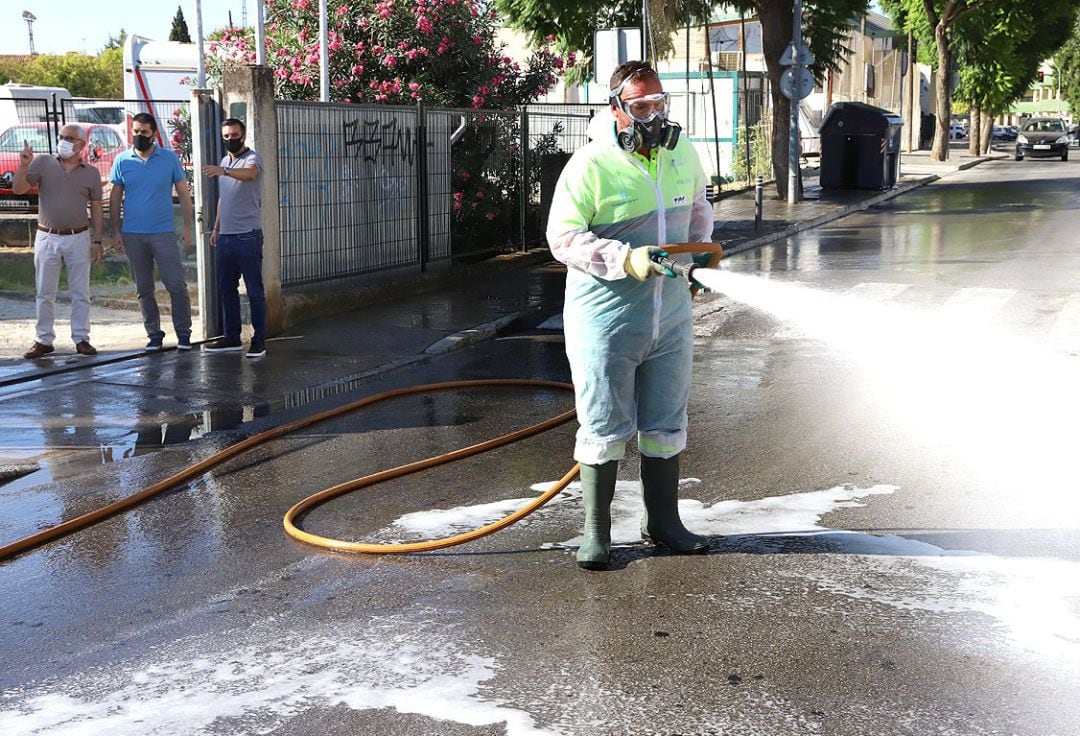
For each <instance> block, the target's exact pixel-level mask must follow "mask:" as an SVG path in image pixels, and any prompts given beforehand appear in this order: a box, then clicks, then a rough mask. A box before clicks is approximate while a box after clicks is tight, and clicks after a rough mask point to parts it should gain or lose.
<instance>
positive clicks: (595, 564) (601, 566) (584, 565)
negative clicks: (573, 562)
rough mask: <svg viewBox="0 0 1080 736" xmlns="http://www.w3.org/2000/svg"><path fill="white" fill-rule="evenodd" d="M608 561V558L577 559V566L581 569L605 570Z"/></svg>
mask: <svg viewBox="0 0 1080 736" xmlns="http://www.w3.org/2000/svg"><path fill="white" fill-rule="evenodd" d="M609 564H610V563H609V562H608V560H597V561H582V560H578V563H577V566H578V567H580V568H581V569H582V570H607V569H608V565H609Z"/></svg>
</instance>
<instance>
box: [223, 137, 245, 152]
mask: <svg viewBox="0 0 1080 736" xmlns="http://www.w3.org/2000/svg"><path fill="white" fill-rule="evenodd" d="M223 140H224V143H225V150H226V151H228V152H229V153H240V152H241V151H243V150H244V141H243V139H241V138H225V139H223Z"/></svg>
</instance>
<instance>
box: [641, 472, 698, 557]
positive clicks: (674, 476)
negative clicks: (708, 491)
mask: <svg viewBox="0 0 1080 736" xmlns="http://www.w3.org/2000/svg"><path fill="white" fill-rule="evenodd" d="M641 491H642V494H643V495H644V497H645V514H644V515H643V516H642V517H641V536H642V537H644V538H645V539H647V540H652V541H653V542H658V543H660V544H663V545H665V546H667V547H668V548H670V549H671V551H672V552H674V553H675V554H680V555H694V554H705V553H706V552H708V551H709V539H708V537H703V536H701V535H700V534H694V533H693V532H691V531H689V530H688V529H687V528H686V527H685V526H683V523H682V519H680V518H679V456H678V455H675V456H674V457H670V458H668V459H667V460H664V459H661V458H658V457H645V456H644V455H642V456H641Z"/></svg>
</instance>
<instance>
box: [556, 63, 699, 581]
mask: <svg viewBox="0 0 1080 736" xmlns="http://www.w3.org/2000/svg"><path fill="white" fill-rule="evenodd" d="M609 89H610V95H611V96H610V114H609V112H608V111H604V112H603V113H601V114H599V115H597V116H596V117H595V118H594V119H593V121H592V123H591V124H590V126H589V137H590V138H591V141H590V142H589V143H588V144H586V145H585V146H584V147H582V148H581V149H580V150H578V151H577V152H576V153H575V154H574V155H573V157H572V158H571V159H570V161H569V162H568V163H567V165H566V167H565V168H564V169H563V172H562V175H561V176H560V177H559V181H558V184H557V185H556V187H555V194H554V198H553V200H552V205H551V212H550V214H549V218H548V226H547V241H548V244H549V246H550V248H551V252H552V254H553V255H554V257H555V258H556V259H557V260H559V261H561V262H562V263H565V264H566V266H567V274H566V299H565V305H564V309H563V322H564V325H565V334H566V354H567V357H568V358H569V362H570V370H571V374H572V377H573V382H574V391H575V400H576V404H577V413H578V420H579V422H580V424H581V426H580V428H579V430H578V432H577V439H576V443H575V447H574V459H575V460H577V461H578V462H579V463H581V486H582V498H583V502H584V505H585V526H584V538H583V541H582V543H581V546H580V547H579V548H578V552H577V562H578V565H579V566H581V567H583V568H585V569H591V570H594V569H605V568H606V567H607V566H608V563H609V559H610V550H611V511H610V507H611V501H612V498H613V496H614V494H615V481H616V477H617V475H618V467H619V464H618V461H619V460H621V459H622V458H623V456H624V454H625V448H626V442H627V441H628V440H630V439H631V438H632V437H634V435H635V433H636V434H637V442H638V450H639V451H640V454H641V485H642V492H643V494H644V501H645V516H644V517H643V518H642V521H641V533H642V535H643V536H644V537H645V538H646V539H649V540H652V541H653V542H656V543H660V544H662V545H664V546H666V547H668V548H670V549H671V550H672V551H674V552H676V553H679V554H692V553H704V552H707V551H708V546H709V545H708V540H707V539H706V538H705V537H702V536H699V535H697V534H693V533H691V532H689V531H688V530H687V529H686V527H684V526H683V523H682V521H681V519H680V518H679V511H678V490H679V453H680V452H682V450H683V448H684V447H685V446H686V427H687V411H686V407H687V403H688V402H689V399H690V370H691V362H692V352H693V329H692V320H691V313H690V291H689V289H688V288H687V283H686V282H685V281H684V280H682V279H675V278H663V277H664V276H671V275H673V274H671V272H670V271H668V270H667V269H665V268H663V267H662V266H660V265H658V264H657V263H655V262H654V261H653V259H652V256H654V255H655V254H657V253H658V252H659V251H662V248H661V247H660V244H663V243H677V242H709V241H711V240H712V231H713V214H712V206H711V205H710V204H709V202H708V200H707V199H706V197H705V173H704V171H702V168H701V162H700V161H699V159H698V155H697V152H696V151H695V150H694V148H693V146H692V145H691V144H690V143H689V142H688V141H687V140H686V139H685V138H682V137H680V135H679V134H680V128H679V126H678V125H677V124H675V123H672V122H670V121H669V120H668V117H667V116H668V110H669V108H670V99H669V96H668V94H667V93H666V92H664V89H663V86H662V85H661V83H660V78H659V76H658V75H657V74H656V72H655V71H654V70H653V69H652V67H651V66H649V64H647V63H646V62H642V61H630V62H626V63H625V64H622V65H621V66H619V67H618V68H617V69H616V70H615V72H614V73H613V74H612V76H611V82H610V85H609Z"/></svg>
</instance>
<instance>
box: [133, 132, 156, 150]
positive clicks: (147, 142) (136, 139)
mask: <svg viewBox="0 0 1080 736" xmlns="http://www.w3.org/2000/svg"><path fill="white" fill-rule="evenodd" d="M131 142H132V144H133V145H134V146H135V150H136V151H149V150H150V149H151V148H153V147H154V139H153V137H151V136H148V135H138V134H135V135H133V136H131Z"/></svg>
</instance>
